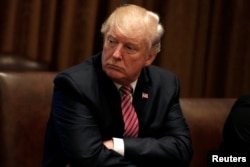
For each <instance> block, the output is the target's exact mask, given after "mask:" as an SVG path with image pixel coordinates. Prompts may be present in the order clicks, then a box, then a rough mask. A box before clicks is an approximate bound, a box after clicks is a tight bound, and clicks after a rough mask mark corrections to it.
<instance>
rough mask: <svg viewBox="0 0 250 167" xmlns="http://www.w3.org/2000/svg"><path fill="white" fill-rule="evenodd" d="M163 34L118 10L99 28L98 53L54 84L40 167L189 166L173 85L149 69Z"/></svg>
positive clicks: (135, 11) (143, 17) (142, 13)
mask: <svg viewBox="0 0 250 167" xmlns="http://www.w3.org/2000/svg"><path fill="white" fill-rule="evenodd" d="M163 31H164V30H163V28H162V25H161V24H160V23H159V17H158V15H157V14H155V13H153V12H151V11H148V10H146V9H144V8H141V7H139V6H135V5H126V6H122V7H119V8H117V9H116V10H115V11H114V12H113V13H112V14H111V16H110V17H109V18H108V19H107V20H106V22H105V23H104V24H103V26H102V29H101V32H102V33H103V35H104V45H103V51H102V52H101V53H98V54H97V55H94V56H92V57H91V58H89V59H88V60H87V61H85V62H83V63H81V64H79V65H76V66H74V67H71V68H69V69H67V70H65V71H63V72H61V73H60V74H59V75H58V76H56V78H55V80H54V84H55V87H54V95H53V102H52V111H51V115H50V118H49V121H48V126H47V131H46V136H45V146H44V159H43V166H44V167H50V166H53V167H60V166H65V165H66V164H69V165H70V166H71V167H94V166H101V167H106V166H115V167H123V166H124V167H136V166H137V167H147V166H152V167H160V166H164V167H166V166H169V167H171V166H178V167H182V166H188V165H189V163H190V161H191V158H192V143H191V138H190V132H189V127H188V125H187V123H186V120H185V118H184V116H183V114H182V111H181V107H180V103H179V94H180V84H179V80H178V78H177V76H176V75H175V74H174V73H172V72H170V71H167V70H164V69H161V68H159V67H156V66H153V65H151V64H152V62H153V60H154V59H155V57H156V55H157V53H158V52H159V51H160V39H161V36H162V34H163ZM120 87H122V88H123V87H126V90H128V91H127V92H128V93H125V91H123V90H122V91H119V89H120ZM130 87H131V88H132V91H131V90H129V89H130ZM131 98H132V99H131ZM126 100H127V101H126ZM124 101H126V102H124ZM131 103H132V105H131ZM126 112H129V114H127V115H128V116H131V117H133V118H126V119H125V115H126V114H124V113H126ZM123 115H124V116H123ZM132 115H133V116H132ZM127 120H129V121H127ZM131 124H132V125H131ZM130 125H131V128H130Z"/></svg>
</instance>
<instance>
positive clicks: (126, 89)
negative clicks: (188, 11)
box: [120, 85, 132, 94]
mask: <svg viewBox="0 0 250 167" xmlns="http://www.w3.org/2000/svg"><path fill="white" fill-rule="evenodd" d="M120 91H121V92H122V93H123V94H130V93H131V92H132V87H131V86H130V85H126V86H122V87H121V88H120Z"/></svg>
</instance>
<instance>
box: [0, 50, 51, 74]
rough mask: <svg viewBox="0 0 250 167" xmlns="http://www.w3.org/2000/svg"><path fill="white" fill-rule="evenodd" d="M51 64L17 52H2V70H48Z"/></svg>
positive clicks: (0, 62)
mask: <svg viewBox="0 0 250 167" xmlns="http://www.w3.org/2000/svg"><path fill="white" fill-rule="evenodd" d="M48 70H49V65H47V64H45V63H40V62H37V61H34V60H30V59H28V58H26V57H21V56H18V55H15V54H0V71H48Z"/></svg>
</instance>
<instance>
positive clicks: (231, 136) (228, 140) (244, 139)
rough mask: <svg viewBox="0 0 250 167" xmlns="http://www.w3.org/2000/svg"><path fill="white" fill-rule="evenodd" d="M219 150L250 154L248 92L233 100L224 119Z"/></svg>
mask: <svg viewBox="0 0 250 167" xmlns="http://www.w3.org/2000/svg"><path fill="white" fill-rule="evenodd" d="M221 151H229V152H236V153H237V152H238V153H242V152H247V153H248V154H249V155H250V93H248V94H244V95H241V96H240V97H238V99H237V100H236V101H235V103H234V105H233V107H232V109H231V111H230V113H229V115H228V117H227V119H226V121H225V125H224V129H223V142H222V145H221Z"/></svg>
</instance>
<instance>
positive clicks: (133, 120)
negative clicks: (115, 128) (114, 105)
mask: <svg viewBox="0 0 250 167" xmlns="http://www.w3.org/2000/svg"><path fill="white" fill-rule="evenodd" d="M131 90H132V88H131V87H130V86H122V87H121V88H120V91H121V92H122V99H121V108H122V115H123V121H124V134H123V136H125V137H137V136H138V130H139V125H138V118H137V114H136V112H135V109H134V106H133V105H132V98H131V95H130V94H131Z"/></svg>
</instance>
